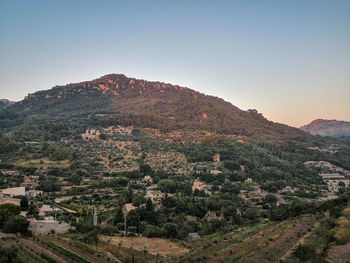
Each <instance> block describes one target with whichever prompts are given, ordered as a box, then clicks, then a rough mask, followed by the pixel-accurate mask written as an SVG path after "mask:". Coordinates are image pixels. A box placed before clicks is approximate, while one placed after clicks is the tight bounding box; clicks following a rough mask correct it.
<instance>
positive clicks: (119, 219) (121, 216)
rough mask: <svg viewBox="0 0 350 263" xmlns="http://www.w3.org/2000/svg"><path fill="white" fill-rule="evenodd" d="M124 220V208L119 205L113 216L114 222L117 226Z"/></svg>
mask: <svg viewBox="0 0 350 263" xmlns="http://www.w3.org/2000/svg"><path fill="white" fill-rule="evenodd" d="M123 222H124V214H123V210H122V209H121V207H117V209H116V212H115V215H114V217H113V224H114V225H115V226H117V225H118V223H123Z"/></svg>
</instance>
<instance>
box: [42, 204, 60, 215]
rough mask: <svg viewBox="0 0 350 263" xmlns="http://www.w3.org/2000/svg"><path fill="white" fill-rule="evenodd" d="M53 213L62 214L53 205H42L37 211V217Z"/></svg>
mask: <svg viewBox="0 0 350 263" xmlns="http://www.w3.org/2000/svg"><path fill="white" fill-rule="evenodd" d="M53 211H59V212H62V210H61V209H59V208H57V207H55V206H53V205H43V206H42V207H41V208H40V210H39V216H46V214H47V213H49V212H53Z"/></svg>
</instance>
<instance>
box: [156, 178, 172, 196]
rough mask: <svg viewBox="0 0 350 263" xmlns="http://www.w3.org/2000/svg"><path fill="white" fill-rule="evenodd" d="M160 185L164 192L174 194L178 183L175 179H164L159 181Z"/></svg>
mask: <svg viewBox="0 0 350 263" xmlns="http://www.w3.org/2000/svg"><path fill="white" fill-rule="evenodd" d="M158 187H159V188H160V190H162V192H165V193H172V194H174V193H175V192H176V183H175V182H174V181H173V180H170V179H163V180H160V181H159V182H158Z"/></svg>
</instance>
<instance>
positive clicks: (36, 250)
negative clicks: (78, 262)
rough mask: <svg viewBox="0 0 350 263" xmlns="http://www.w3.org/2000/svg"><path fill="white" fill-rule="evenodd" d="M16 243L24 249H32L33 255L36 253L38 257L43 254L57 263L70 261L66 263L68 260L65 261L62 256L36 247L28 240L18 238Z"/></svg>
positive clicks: (36, 245) (38, 246)
mask: <svg viewBox="0 0 350 263" xmlns="http://www.w3.org/2000/svg"><path fill="white" fill-rule="evenodd" d="M18 241H19V242H20V243H21V244H23V245H24V246H25V247H26V248H28V249H32V250H33V251H34V252H35V253H38V254H39V255H41V254H42V253H44V254H46V255H47V256H49V257H51V258H53V259H55V260H56V261H58V262H60V263H69V262H71V261H68V259H65V258H64V257H63V256H58V255H56V254H54V253H53V252H51V251H50V250H48V249H47V248H45V247H43V246H40V245H38V244H37V243H35V242H34V241H31V240H28V239H23V238H20V239H19V240H18Z"/></svg>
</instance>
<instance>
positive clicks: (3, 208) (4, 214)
mask: <svg viewBox="0 0 350 263" xmlns="http://www.w3.org/2000/svg"><path fill="white" fill-rule="evenodd" d="M20 213H21V209H20V207H19V206H16V205H14V204H2V205H0V227H3V226H4V225H5V224H6V223H7V222H8V221H10V220H11V219H12V218H13V217H14V216H17V215H19V214H20Z"/></svg>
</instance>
